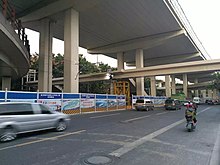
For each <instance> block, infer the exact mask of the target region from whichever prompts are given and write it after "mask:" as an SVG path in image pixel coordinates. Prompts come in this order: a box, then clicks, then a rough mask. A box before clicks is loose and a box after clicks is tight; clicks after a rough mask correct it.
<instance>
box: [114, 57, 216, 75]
mask: <svg viewBox="0 0 220 165" xmlns="http://www.w3.org/2000/svg"><path fill="white" fill-rule="evenodd" d="M218 70H220V60H207V61H194V62H184V63H177V64H167V65H158V66H151V67H144V68H140V69H129V70H124V71H121V72H120V73H119V72H115V73H114V72H113V74H115V75H114V78H115V79H120V78H132V77H142V76H162V75H172V74H180V73H195V72H205V71H218Z"/></svg>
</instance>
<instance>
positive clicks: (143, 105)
mask: <svg viewBox="0 0 220 165" xmlns="http://www.w3.org/2000/svg"><path fill="white" fill-rule="evenodd" d="M134 107H135V109H136V110H137V111H139V110H146V111H150V110H154V104H153V102H152V101H151V100H144V99H137V100H136V103H135V104H134Z"/></svg>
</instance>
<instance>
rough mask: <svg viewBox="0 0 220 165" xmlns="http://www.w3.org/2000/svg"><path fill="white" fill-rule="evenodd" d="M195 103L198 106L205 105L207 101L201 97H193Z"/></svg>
mask: <svg viewBox="0 0 220 165" xmlns="http://www.w3.org/2000/svg"><path fill="white" fill-rule="evenodd" d="M193 102H195V103H196V104H203V103H205V100H204V99H203V98H200V97H193Z"/></svg>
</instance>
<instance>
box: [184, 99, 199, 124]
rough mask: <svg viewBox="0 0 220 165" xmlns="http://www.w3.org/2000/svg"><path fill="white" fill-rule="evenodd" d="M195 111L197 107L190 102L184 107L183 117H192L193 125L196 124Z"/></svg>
mask: <svg viewBox="0 0 220 165" xmlns="http://www.w3.org/2000/svg"><path fill="white" fill-rule="evenodd" d="M196 110H197V107H196V106H195V105H194V104H193V103H192V102H190V101H189V102H188V104H187V105H186V111H185V117H186V118H187V116H192V120H193V122H194V123H196V122H197V119H196Z"/></svg>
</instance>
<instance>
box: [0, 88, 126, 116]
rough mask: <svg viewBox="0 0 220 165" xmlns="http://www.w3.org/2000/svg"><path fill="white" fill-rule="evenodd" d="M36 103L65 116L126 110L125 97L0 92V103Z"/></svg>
mask: <svg viewBox="0 0 220 165" xmlns="http://www.w3.org/2000/svg"><path fill="white" fill-rule="evenodd" d="M5 101H7V102H33V103H34V102H38V103H43V104H45V105H47V106H48V107H49V108H50V109H52V110H55V111H62V112H63V113H67V114H75V113H83V112H94V111H107V110H113V109H114V110H116V109H119V108H120V109H122V108H124V109H125V108H126V101H125V96H124V95H122V96H117V95H107V94H88V93H82V94H80V93H77V94H73V93H52V92H49V93H47V92H21V91H17V92H14V91H0V102H5Z"/></svg>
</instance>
